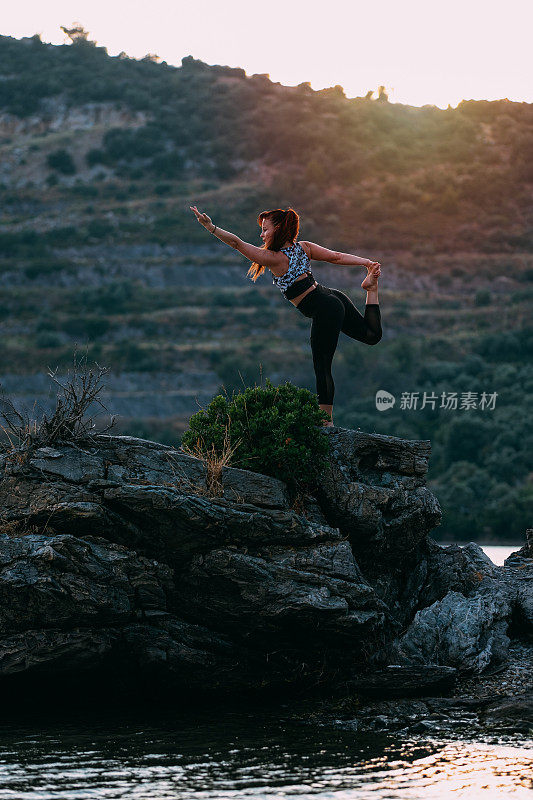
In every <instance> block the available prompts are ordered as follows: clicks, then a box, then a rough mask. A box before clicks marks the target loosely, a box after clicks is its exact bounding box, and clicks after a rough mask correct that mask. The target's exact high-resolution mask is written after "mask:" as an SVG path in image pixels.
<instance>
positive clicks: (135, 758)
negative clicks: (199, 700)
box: [0, 707, 533, 800]
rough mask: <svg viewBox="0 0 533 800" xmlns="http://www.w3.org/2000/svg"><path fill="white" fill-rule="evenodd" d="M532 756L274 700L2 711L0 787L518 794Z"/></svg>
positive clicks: (122, 794)
mask: <svg viewBox="0 0 533 800" xmlns="http://www.w3.org/2000/svg"><path fill="white" fill-rule="evenodd" d="M284 714H285V719H284V718H283V717H284ZM280 717H281V719H280ZM532 758H533V741H532V740H529V741H524V740H521V739H520V737H513V736H506V737H504V738H502V739H498V738H496V737H487V738H486V739H485V740H484V741H480V740H477V741H476V740H469V739H466V740H461V739H460V738H451V737H450V736H447V737H445V738H443V739H442V740H439V739H435V738H433V737H431V738H424V737H423V736H420V737H417V736H409V737H406V738H402V736H401V735H398V734H397V733H396V734H394V735H392V734H372V735H368V734H365V735H362V734H358V733H357V732H355V733H354V732H350V731H345V730H340V729H336V728H329V727H325V726H324V727H320V726H311V727H310V726H307V725H301V724H299V723H297V722H296V721H293V720H290V719H289V718H288V709H287V708H286V707H285V709H279V710H278V711H277V712H272V711H271V712H266V711H261V712H257V711H254V712H253V713H252V712H251V711H247V710H246V709H244V710H242V711H241V712H238V713H237V712H224V713H223V714H219V715H217V716H211V713H210V712H209V711H208V710H202V711H200V712H190V711H189V712H186V713H183V712H181V713H180V712H179V710H176V711H175V712H170V711H169V709H166V710H164V711H157V710H156V709H151V710H145V711H144V712H138V711H137V712H122V713H117V712H116V711H115V712H112V713H108V714H98V713H97V712H91V713H88V712H86V713H85V715H84V717H82V718H80V719H78V720H77V721H74V720H73V719H72V718H67V717H64V718H60V717H56V718H55V719H54V720H51V719H50V718H39V719H35V718H31V719H26V720H18V721H11V722H4V723H3V724H2V725H1V728H0V798H1V799H2V800H7V798H9V800H14V798H16V799H17V800H26V798H27V799H28V800H29V799H30V798H32V800H52V799H54V800H59V799H61V800H88V799H89V798H95V799H96V798H97V799H98V800H100V798H101V800H104V799H105V798H124V799H126V798H128V800H133V798H135V800H141V798H142V800H148V799H150V800H170V799H171V798H172V800H184V799H185V798H205V799H206V798H209V799H210V800H223V799H225V798H232V799H233V798H255V800H266V799H267V798H269V799H270V798H287V797H294V798H299V799H300V800H305V799H306V798H313V799H314V800H326V799H327V800H331V799H332V798H335V800H348V798H349V799H350V800H355V798H357V800H365V798H373V799H374V800H381V799H382V798H383V800H385V798H387V799H389V798H396V797H397V798H400V797H401V798H403V800H413V798H422V797H424V798H426V800H433V798H434V799H435V800H437V798H443V797H449V798H452V797H455V798H457V797H465V798H466V797H468V798H476V797H487V798H492V797H501V796H502V795H503V796H507V795H508V796H512V797H515V798H517V799H518V798H522V797H523V798H525V797H526V796H527V797H528V798H531V789H532V788H533V780H532V774H531V760H532Z"/></svg>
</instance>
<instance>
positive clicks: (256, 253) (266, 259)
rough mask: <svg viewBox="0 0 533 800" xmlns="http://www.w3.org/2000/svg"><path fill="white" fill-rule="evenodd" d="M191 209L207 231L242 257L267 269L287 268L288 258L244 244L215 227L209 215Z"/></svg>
mask: <svg viewBox="0 0 533 800" xmlns="http://www.w3.org/2000/svg"><path fill="white" fill-rule="evenodd" d="M189 208H190V209H191V210H192V211H194V213H195V214H196V219H197V220H198V222H199V223H200V224H201V225H203V226H204V228H205V229H206V230H208V231H209V232H210V233H214V236H216V237H217V238H218V239H220V241H221V242H224V244H227V245H229V246H230V247H233V248H234V250H238V252H239V253H242V255H243V256H245V257H246V258H248V259H250V261H255V262H257V263H258V264H260V265H261V266H265V267H284V266H286V264H287V258H286V256H285V255H284V254H283V253H281V252H276V251H275V250H266V249H265V248H263V247H256V246H255V245H254V244H249V243H248V242H244V241H243V240H242V239H240V238H239V237H238V236H237V235H236V234H235V233H231V231H225V230H224V229H223V228H219V227H218V225H217V226H215V223H214V222H213V221H212V220H211V218H210V217H209V216H208V215H207V214H202V213H200V212H199V211H198V209H197V208H196V206H189Z"/></svg>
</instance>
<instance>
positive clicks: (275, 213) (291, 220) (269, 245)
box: [246, 208, 300, 282]
mask: <svg viewBox="0 0 533 800" xmlns="http://www.w3.org/2000/svg"><path fill="white" fill-rule="evenodd" d="M265 218H267V219H270V220H272V223H273V225H274V233H273V234H272V235H271V237H270V239H267V240H266V241H265V243H264V244H263V246H262V247H261V250H275V251H276V252H278V251H279V250H280V249H281V245H282V244H283V243H284V242H286V241H287V240H290V241H291V242H294V241H295V239H296V237H297V236H298V230H299V228H300V217H299V216H298V214H297V213H296V211H295V210H294V208H287V209H286V210H285V209H283V208H275V209H273V210H271V211H261V213H260V214H259V216H258V217H257V224H258V225H259V227H261V226H262V223H263V220H264V219H265ZM264 271H265V266H264V265H263V264H258V263H257V262H256V261H254V263H253V264H252V266H251V267H250V269H249V270H248V272H247V273H246V274H247V275H250V277H251V279H252V280H253V281H254V282H255V281H256V280H257V279H258V277H259V276H260V275H262V274H263V272H264Z"/></svg>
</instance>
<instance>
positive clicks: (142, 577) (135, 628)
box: [0, 428, 531, 697]
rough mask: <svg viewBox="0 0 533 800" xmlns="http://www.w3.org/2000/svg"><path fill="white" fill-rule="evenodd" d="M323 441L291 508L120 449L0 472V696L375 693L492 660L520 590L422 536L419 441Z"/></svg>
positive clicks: (231, 471) (267, 488)
mask: <svg viewBox="0 0 533 800" xmlns="http://www.w3.org/2000/svg"><path fill="white" fill-rule="evenodd" d="M324 435H327V436H330V437H331V439H332V441H331V444H332V453H331V458H330V460H329V461H328V463H327V465H326V466H325V469H324V472H323V478H322V480H321V483H320V490H319V491H317V493H316V497H314V496H311V495H307V496H306V497H305V498H304V499H305V502H304V504H303V506H302V505H295V504H293V503H292V501H291V498H290V495H289V492H288V490H287V487H286V486H285V484H284V483H282V482H281V481H279V480H277V479H275V478H272V477H269V476H265V475H260V474H258V473H253V472H249V471H247V470H241V469H236V468H231V467H224V468H223V469H222V474H221V480H220V483H219V484H218V485H217V486H216V487H215V488H214V489H213V487H211V488H210V485H209V484H208V481H207V478H208V475H207V471H206V466H205V464H204V463H203V462H202V461H200V460H199V459H196V458H194V457H192V456H190V455H187V454H186V453H184V452H183V451H181V450H179V449H176V448H172V447H168V446H165V445H161V444H158V443H156V442H151V441H147V440H142V439H136V438H132V437H128V436H109V435H103V434H102V435H99V436H96V437H95V439H94V441H93V442H92V443H90V442H88V443H87V444H86V445H84V446H83V448H82V447H80V446H77V447H76V446H73V445H67V444H65V445H61V446H57V447H41V448H37V449H33V450H27V451H12V452H10V453H6V454H4V455H3V456H1V457H0V470H1V473H2V480H1V481H0V524H1V528H0V596H1V604H0V606H1V608H0V684H1V683H2V682H4V686H7V685H8V684H9V683H10V682H11V683H12V684H13V685H14V683H15V682H16V684H17V685H21V686H24V685H26V686H29V685H30V684H31V682H32V681H33V682H35V681H36V680H41V679H42V677H43V676H46V680H47V685H49V682H50V681H52V680H59V679H60V680H61V681H64V680H66V679H69V680H77V679H78V678H79V676H80V675H81V674H83V675H84V676H85V677H84V680H87V678H88V676H93V677H94V676H95V675H97V676H100V679H101V680H102V681H105V682H108V683H109V680H110V678H112V681H113V685H116V686H117V687H119V688H124V689H126V690H128V691H131V690H135V689H138V688H139V687H140V686H142V687H144V690H145V691H153V692H155V693H157V692H159V691H161V692H164V693H165V694H167V693H168V692H171V691H172V692H177V693H178V694H181V695H183V696H184V697H185V696H188V697H191V695H190V693H191V692H194V693H195V694H194V696H195V697H198V696H203V695H205V694H208V693H211V694H212V693H215V694H219V695H222V694H224V693H227V692H231V693H234V692H242V691H256V692H257V691H264V690H266V689H268V690H271V691H273V690H285V689H290V690H291V691H293V692H294V691H295V690H296V689H298V690H299V691H306V690H308V689H310V688H311V687H321V686H344V687H345V688H346V689H348V690H349V691H350V692H355V693H357V692H360V693H361V694H365V693H367V694H369V695H372V694H373V693H374V694H375V693H376V692H377V693H378V694H381V696H388V695H390V696H394V695H397V694H409V693H411V694H413V693H417V692H423V691H424V689H425V690H426V691H429V690H434V691H436V690H437V689H438V690H439V691H446V690H449V689H450V687H451V686H452V685H453V681H454V679H455V677H456V676H457V675H458V674H462V673H466V674H469V673H480V672H482V671H483V670H486V669H487V668H488V667H489V666H490V667H494V665H495V664H498V663H501V662H504V661H505V658H506V653H507V647H508V644H509V637H508V633H509V631H508V627H509V625H511V624H515V625H517V624H518V621H521V623H520V624H523V625H526V626H527V625H529V624H530V616H529V615H530V610H531V609H530V606H529V605H528V603H529V600H528V598H529V594H528V591H529V589H528V588H527V587H529V586H530V584H531V581H530V580H529V578H530V573H529V572H523V573H521V574H523V575H524V576H526V575H527V576H529V577H528V578H527V579H524V581H523V583H521V584H520V585H519V587H518V586H517V583H516V581H515V580H514V577H513V575H512V574H511V570H513V569H515V566H513V565H511V566H506V568H505V569H502V568H496V567H495V566H494V565H493V564H492V562H490V560H489V559H487V558H486V556H484V554H483V552H482V551H481V549H480V548H478V547H477V546H476V545H474V544H471V545H470V546H469V547H467V548H459V547H457V546H455V545H452V546H451V547H448V548H442V547H439V546H438V545H437V544H436V543H435V542H433V541H432V540H431V539H430V537H429V533H430V531H431V530H432V529H433V528H434V527H435V525H437V524H438V523H439V520H440V508H439V506H438V502H437V501H436V499H435V497H434V496H433V495H432V494H431V492H429V490H428V489H427V488H426V486H425V484H424V480H425V477H424V476H425V474H426V472H427V468H428V459H429V452H430V448H429V442H418V441H406V440H402V439H398V438H394V437H387V436H381V435H377V434H365V433H362V432H360V431H350V430H346V429H342V428H329V429H324ZM513 564H514V562H513ZM517 568H518V567H517ZM528 580H529V583H528ZM520 615H522V616H520Z"/></svg>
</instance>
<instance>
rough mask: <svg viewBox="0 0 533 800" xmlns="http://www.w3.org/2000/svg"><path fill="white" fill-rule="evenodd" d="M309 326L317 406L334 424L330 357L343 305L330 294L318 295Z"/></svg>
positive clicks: (339, 327)
mask: <svg viewBox="0 0 533 800" xmlns="http://www.w3.org/2000/svg"><path fill="white" fill-rule="evenodd" d="M317 299H319V300H320V303H319V305H318V307H317V309H316V312H315V314H314V315H313V322H312V325H311V336H310V339H311V350H312V353H313V367H314V369H315V376H316V390H317V394H318V404H319V406H320V408H321V409H322V410H323V411H326V413H328V414H329V416H330V419H331V421H332V422H333V398H334V396H335V383H334V381H333V375H332V374H331V365H332V362H333V356H334V355H335V350H336V348H337V342H338V340H339V334H340V331H341V328H342V324H343V320H344V306H343V304H342V302H340V301H339V299H338V298H334V297H333V296H332V295H321V296H320V298H317Z"/></svg>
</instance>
